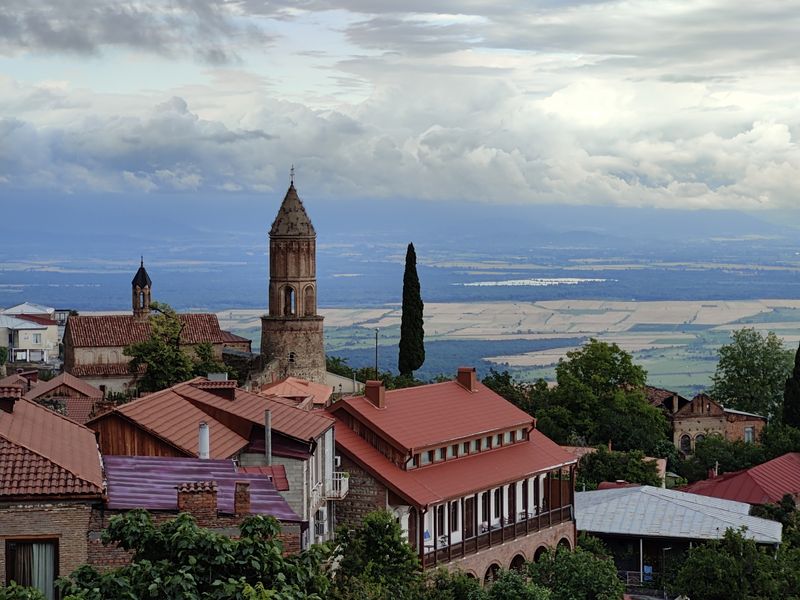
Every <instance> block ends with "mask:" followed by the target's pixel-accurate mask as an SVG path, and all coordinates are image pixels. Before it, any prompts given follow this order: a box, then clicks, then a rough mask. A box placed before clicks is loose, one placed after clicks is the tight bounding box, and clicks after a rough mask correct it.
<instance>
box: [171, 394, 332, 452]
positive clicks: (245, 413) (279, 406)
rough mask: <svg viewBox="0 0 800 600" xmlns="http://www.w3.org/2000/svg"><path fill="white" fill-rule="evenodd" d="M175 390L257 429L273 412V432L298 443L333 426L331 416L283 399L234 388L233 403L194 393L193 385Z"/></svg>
mask: <svg viewBox="0 0 800 600" xmlns="http://www.w3.org/2000/svg"><path fill="white" fill-rule="evenodd" d="M177 388H179V389H177ZM177 388H176V391H177V392H178V393H179V394H181V395H182V396H184V397H186V398H188V399H190V400H192V402H194V403H196V404H201V405H205V406H210V407H213V408H216V409H220V410H224V411H225V412H229V413H231V414H233V415H236V416H238V417H240V418H242V419H246V420H248V421H250V422H251V423H254V424H256V425H261V426H263V425H264V411H265V410H266V409H269V410H270V411H271V412H272V428H273V429H275V430H276V431H279V432H281V433H283V434H285V435H288V436H290V437H293V438H296V439H298V440H303V441H307V440H310V439H313V438H316V437H318V436H320V435H322V434H323V433H324V432H325V431H327V430H328V429H330V427H331V426H332V425H333V419H332V418H331V417H330V416H328V415H325V414H319V413H315V412H309V411H306V410H302V409H300V408H296V407H295V406H293V405H292V404H291V403H290V402H289V401H288V400H284V399H283V398H277V397H271V398H270V397H267V396H261V395H259V394H254V393H253V392H248V391H246V390H243V389H240V388H237V389H236V399H235V400H227V399H225V398H220V397H219V396H215V395H214V394H211V393H209V392H206V391H203V390H200V389H197V388H196V387H194V385H193V384H183V385H181V386H177Z"/></svg>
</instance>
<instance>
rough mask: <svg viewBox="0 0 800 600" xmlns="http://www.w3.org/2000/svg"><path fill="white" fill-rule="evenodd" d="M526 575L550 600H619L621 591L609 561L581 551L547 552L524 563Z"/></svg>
mask: <svg viewBox="0 0 800 600" xmlns="http://www.w3.org/2000/svg"><path fill="white" fill-rule="evenodd" d="M528 574H529V575H530V577H531V579H532V580H533V581H534V582H536V583H537V584H539V585H543V586H544V587H546V588H548V589H549V590H550V591H551V596H550V598H551V599H552V600H619V599H620V598H622V593H623V591H624V590H625V588H624V586H623V585H622V581H621V580H620V578H619V576H618V575H617V567H616V566H615V565H614V561H613V560H612V559H611V558H609V557H607V556H605V557H604V556H601V555H598V554H594V553H593V552H590V551H588V550H584V549H583V548H581V547H577V548H575V550H572V551H570V550H568V549H567V548H558V550H548V551H547V552H545V553H544V555H542V557H541V558H540V559H539V561H538V562H535V563H528Z"/></svg>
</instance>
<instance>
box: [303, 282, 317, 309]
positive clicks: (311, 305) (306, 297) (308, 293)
mask: <svg viewBox="0 0 800 600" xmlns="http://www.w3.org/2000/svg"><path fill="white" fill-rule="evenodd" d="M314 296H315V294H314V286H313V285H307V286H306V289H304V290H303V315H304V316H306V317H313V316H314V314H315V313H316V306H315V304H316V302H315V299H314Z"/></svg>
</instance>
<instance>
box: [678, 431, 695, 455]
mask: <svg viewBox="0 0 800 600" xmlns="http://www.w3.org/2000/svg"><path fill="white" fill-rule="evenodd" d="M681 452H683V453H684V454H691V452H692V438H690V437H689V436H688V435H687V434H683V435H682V436H681Z"/></svg>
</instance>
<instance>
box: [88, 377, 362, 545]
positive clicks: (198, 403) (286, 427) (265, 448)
mask: <svg viewBox="0 0 800 600" xmlns="http://www.w3.org/2000/svg"><path fill="white" fill-rule="evenodd" d="M87 425H88V426H89V427H91V428H92V429H94V430H95V431H96V432H97V434H98V439H99V443H100V449H101V451H102V452H103V454H104V455H118V456H176V457H202V456H201V455H202V450H201V447H200V444H199V438H198V428H203V427H206V428H207V431H208V433H209V441H210V443H209V448H208V452H207V454H208V456H207V458H211V459H215V460H216V459H235V461H236V463H237V465H238V466H239V467H240V468H241V470H242V472H244V473H250V474H259V473H260V474H264V475H268V476H270V477H271V478H272V479H273V481H274V483H275V487H276V488H277V489H278V491H279V492H280V493H281V495H282V496H283V497H284V498H285V499H286V501H287V502H288V503H289V506H291V508H292V510H294V511H295V513H297V515H299V516H300V517H301V518H302V520H303V522H304V523H305V524H306V525H305V526H304V532H303V538H302V544H303V547H305V546H306V545H307V544H309V543H313V542H321V541H325V540H327V539H330V537H331V536H332V534H333V527H332V519H333V513H334V503H335V502H336V501H337V500H339V499H340V498H342V497H344V496H346V494H347V490H348V487H347V484H348V480H347V478H346V477H344V476H343V474H342V473H341V472H339V471H337V470H336V469H335V465H334V432H333V425H334V420H333V419H332V418H331V417H330V416H329V415H327V414H325V413H316V412H309V411H306V410H303V409H300V408H297V407H295V406H293V405H292V403H291V402H290V401H288V400H285V399H282V398H278V397H274V396H272V397H268V396H262V395H259V394H255V393H253V392H249V391H246V390H244V389H241V388H238V387H236V382H235V381H209V380H208V379H205V378H203V377H198V378H195V379H193V380H190V381H188V382H185V383H181V384H178V385H175V386H173V387H171V388H167V389H165V390H161V391H159V392H155V393H153V394H148V395H147V396H143V397H142V398H139V399H137V400H134V401H132V402H128V403H127V404H122V405H120V406H117V407H116V408H114V409H113V410H111V411H109V412H106V413H104V414H101V415H99V416H97V417H95V418H93V419H91V420H90V421H89V422H88V423H87ZM281 482H283V483H285V484H286V485H281Z"/></svg>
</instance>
